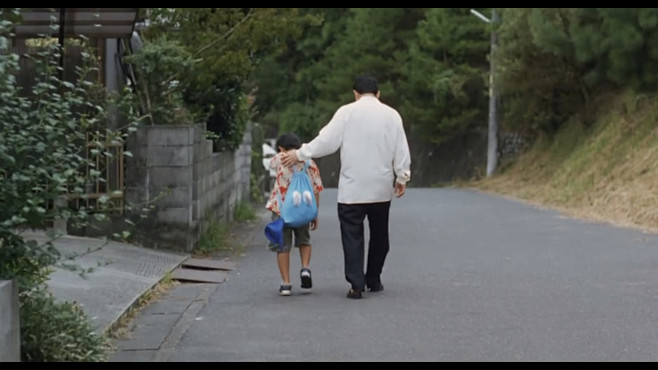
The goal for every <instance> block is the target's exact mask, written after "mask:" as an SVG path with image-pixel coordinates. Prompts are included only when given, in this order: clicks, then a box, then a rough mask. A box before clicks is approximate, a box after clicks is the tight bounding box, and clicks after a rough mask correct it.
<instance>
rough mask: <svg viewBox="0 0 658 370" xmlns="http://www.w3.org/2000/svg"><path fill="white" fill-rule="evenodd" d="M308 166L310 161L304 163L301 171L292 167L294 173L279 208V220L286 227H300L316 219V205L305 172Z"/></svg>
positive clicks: (308, 178) (311, 186) (309, 181)
mask: <svg viewBox="0 0 658 370" xmlns="http://www.w3.org/2000/svg"><path fill="white" fill-rule="evenodd" d="M310 164H311V161H310V160H308V161H306V163H305V164H304V168H303V169H301V170H300V169H298V168H297V166H294V167H293V170H294V173H293V175H292V179H291V180H290V185H289V186H288V190H287V191H286V199H284V201H283V204H282V205H281V206H280V207H279V209H280V210H281V218H282V219H283V221H284V222H285V224H286V226H289V227H301V226H304V225H307V224H308V223H310V222H311V221H313V220H315V219H316V218H317V217H318V205H317V203H316V201H315V193H313V185H312V184H311V179H310V177H309V176H308V172H307V169H308V166H309V165H310ZM279 204H280V203H279Z"/></svg>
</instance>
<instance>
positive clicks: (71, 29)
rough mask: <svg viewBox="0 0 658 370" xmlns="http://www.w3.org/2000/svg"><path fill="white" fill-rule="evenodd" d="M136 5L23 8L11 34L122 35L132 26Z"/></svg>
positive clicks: (33, 35) (124, 35) (19, 35)
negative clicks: (118, 6) (121, 6)
mask: <svg viewBox="0 0 658 370" xmlns="http://www.w3.org/2000/svg"><path fill="white" fill-rule="evenodd" d="M138 9H139V8H26V9H24V10H21V16H22V20H21V21H20V23H19V24H17V25H16V27H15V29H14V30H13V31H14V35H15V36H14V37H17V38H33V37H42V36H44V35H47V36H53V37H60V38H64V37H80V36H86V37H89V38H104V39H109V38H123V37H129V36H130V35H131V34H132V32H133V29H134V28H135V21H136V20H137V10H138Z"/></svg>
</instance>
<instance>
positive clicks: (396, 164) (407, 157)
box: [393, 119, 411, 185]
mask: <svg viewBox="0 0 658 370" xmlns="http://www.w3.org/2000/svg"><path fill="white" fill-rule="evenodd" d="M393 169H394V171H395V176H396V178H395V182H396V183H398V184H402V185H406V184H407V182H409V180H411V154H410V153H409V143H408V142H407V135H406V134H405V132H404V126H403V125H402V119H400V126H399V128H398V135H397V140H396V142H395V156H394V159H393Z"/></svg>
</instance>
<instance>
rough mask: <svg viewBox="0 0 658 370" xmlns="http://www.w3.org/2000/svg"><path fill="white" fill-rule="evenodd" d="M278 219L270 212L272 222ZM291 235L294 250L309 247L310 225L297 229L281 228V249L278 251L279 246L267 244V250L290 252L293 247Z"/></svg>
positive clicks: (277, 216)
mask: <svg viewBox="0 0 658 370" xmlns="http://www.w3.org/2000/svg"><path fill="white" fill-rule="evenodd" d="M278 218H279V215H277V214H276V213H274V212H272V221H274V220H276V219H278ZM293 235H294V245H295V247H296V248H299V246H300V245H308V246H310V245H311V224H308V225H305V226H300V227H297V228H292V227H287V226H284V227H283V248H281V249H279V245H278V244H275V243H272V242H269V243H268V244H267V248H268V249H269V250H271V251H273V252H290V249H292V245H293Z"/></svg>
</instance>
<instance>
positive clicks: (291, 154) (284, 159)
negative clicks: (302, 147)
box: [281, 149, 299, 167]
mask: <svg viewBox="0 0 658 370" xmlns="http://www.w3.org/2000/svg"><path fill="white" fill-rule="evenodd" d="M297 162H299V159H297V150H295V149H291V150H289V151H287V152H283V153H281V164H282V165H284V166H286V167H290V166H292V165H293V164H295V163H297Z"/></svg>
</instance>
